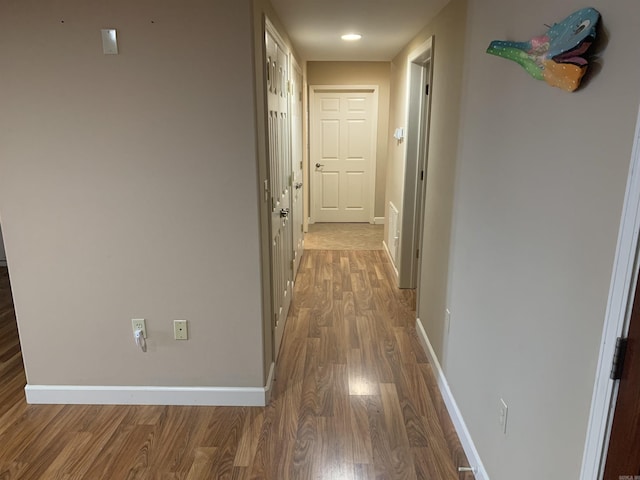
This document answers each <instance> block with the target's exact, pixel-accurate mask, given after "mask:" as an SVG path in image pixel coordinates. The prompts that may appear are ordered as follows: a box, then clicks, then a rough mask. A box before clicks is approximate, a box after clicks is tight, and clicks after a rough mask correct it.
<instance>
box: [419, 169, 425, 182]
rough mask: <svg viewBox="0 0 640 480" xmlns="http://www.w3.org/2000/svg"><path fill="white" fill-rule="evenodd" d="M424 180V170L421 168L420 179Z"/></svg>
mask: <svg viewBox="0 0 640 480" xmlns="http://www.w3.org/2000/svg"><path fill="white" fill-rule="evenodd" d="M423 180H424V170H420V181H423Z"/></svg>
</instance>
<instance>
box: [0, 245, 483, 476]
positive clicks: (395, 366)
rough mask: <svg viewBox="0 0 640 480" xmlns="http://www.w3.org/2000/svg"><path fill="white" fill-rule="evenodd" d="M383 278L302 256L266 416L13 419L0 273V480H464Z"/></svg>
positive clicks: (369, 270) (410, 331)
mask: <svg viewBox="0 0 640 480" xmlns="http://www.w3.org/2000/svg"><path fill="white" fill-rule="evenodd" d="M389 268H390V267H389V264H388V261H387V259H386V257H385V254H384V253H383V252H380V251H365V252H358V251H321V250H318V251H307V252H305V254H304V256H303V258H302V263H301V267H300V272H299V274H298V278H297V282H296V292H295V298H294V302H293V303H292V309H291V314H290V317H289V319H288V323H287V326H286V331H285V339H284V342H283V346H282V351H281V354H280V358H279V363H278V368H277V374H276V382H275V385H274V391H273V395H272V401H271V404H270V405H269V406H268V407H266V408H235V407H233V408H232V407H177V406H82V405H66V406H64V405H27V404H26V403H25V400H24V393H23V389H22V387H23V385H24V383H25V378H24V373H23V371H22V367H21V356H20V352H19V346H18V343H17V330H16V327H15V318H14V313H13V308H12V305H11V298H10V291H9V289H8V279H7V276H6V270H5V271H0V275H1V276H2V277H1V278H0V295H1V297H0V333H1V336H0V479H2V480H9V479H25V480H26V479H110V480H118V479H235V480H241V479H266V480H281V479H294V480H306V479H322V480H325V479H328V480H351V479H353V480H356V479H371V480H374V479H375V480H387V479H389V480H390V479H430V480H460V479H464V480H470V479H472V478H473V476H472V475H471V474H458V473H457V471H456V470H457V466H458V465H466V464H467V463H466V459H465V457H464V453H463V451H462V448H461V446H460V443H459V440H458V438H457V436H456V434H455V431H454V429H453V426H452V424H451V421H450V419H449V417H448V415H447V411H446V408H445V406H444V403H443V401H442V398H441V397H440V394H439V392H438V390H437V387H436V382H435V378H434V376H433V373H432V371H431V367H430V365H429V363H428V362H427V358H426V357H425V355H424V353H423V351H422V349H421V347H420V345H419V342H418V339H417V337H416V334H415V328H414V322H415V312H414V308H415V298H414V294H413V291H406V290H398V289H396V288H394V287H392V286H391V283H390V277H389V274H390V272H389ZM465 475H466V476H465Z"/></svg>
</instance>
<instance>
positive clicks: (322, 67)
mask: <svg viewBox="0 0 640 480" xmlns="http://www.w3.org/2000/svg"><path fill="white" fill-rule="evenodd" d="M307 83H308V84H309V86H312V85H378V87H379V89H378V141H377V143H376V194H375V216H376V217H384V216H385V207H384V192H385V184H386V171H387V146H388V143H389V138H390V137H389V133H388V131H389V63H388V62H307Z"/></svg>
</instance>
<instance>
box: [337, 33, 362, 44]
mask: <svg viewBox="0 0 640 480" xmlns="http://www.w3.org/2000/svg"><path fill="white" fill-rule="evenodd" d="M340 38H342V40H346V41H347V42H354V41H356V40H360V39H361V38H362V35H360V34H359V33H347V34H345V35H342V37H340Z"/></svg>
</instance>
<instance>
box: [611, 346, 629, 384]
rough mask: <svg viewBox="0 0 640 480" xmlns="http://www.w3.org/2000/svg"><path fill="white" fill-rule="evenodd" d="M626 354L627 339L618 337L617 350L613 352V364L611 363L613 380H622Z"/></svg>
mask: <svg viewBox="0 0 640 480" xmlns="http://www.w3.org/2000/svg"><path fill="white" fill-rule="evenodd" d="M625 353H627V339H626V338H622V337H618V339H617V340H616V349H615V351H614V352H613V362H611V375H610V378H611V380H620V379H621V378H622V369H623V368H624V356H625Z"/></svg>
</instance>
